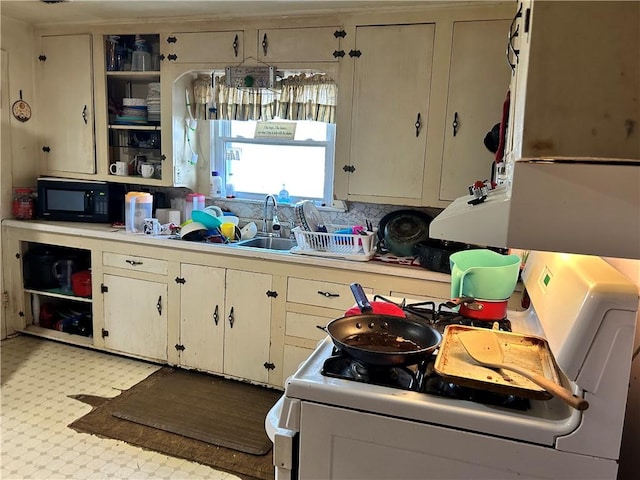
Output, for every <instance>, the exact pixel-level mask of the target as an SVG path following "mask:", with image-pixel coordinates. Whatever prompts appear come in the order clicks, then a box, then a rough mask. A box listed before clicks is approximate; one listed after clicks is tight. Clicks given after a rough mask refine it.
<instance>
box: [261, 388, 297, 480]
mask: <svg viewBox="0 0 640 480" xmlns="http://www.w3.org/2000/svg"><path fill="white" fill-rule="evenodd" d="M284 402H285V397H284V396H282V397H280V399H279V400H278V401H277V402H276V404H275V405H274V406H273V407H272V408H271V410H269V413H267V416H266V418H265V420H264V428H265V430H266V431H267V435H268V436H269V439H270V440H271V443H273V466H274V467H275V474H276V480H292V479H295V478H298V438H299V437H298V432H295V431H293V430H288V429H286V428H280V427H278V425H279V424H282V422H283V421H284V419H282V415H283V413H282V412H283V405H284Z"/></svg>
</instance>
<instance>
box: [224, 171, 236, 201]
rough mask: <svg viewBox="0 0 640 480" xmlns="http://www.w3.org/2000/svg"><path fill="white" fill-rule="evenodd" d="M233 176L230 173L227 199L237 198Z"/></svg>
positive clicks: (226, 188)
mask: <svg viewBox="0 0 640 480" xmlns="http://www.w3.org/2000/svg"><path fill="white" fill-rule="evenodd" d="M231 175H233V174H232V173H231V172H229V180H228V181H227V185H226V187H225V190H226V194H227V198H236V189H235V187H234V186H233V179H232V178H231Z"/></svg>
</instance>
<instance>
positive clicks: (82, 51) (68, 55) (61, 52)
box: [37, 35, 96, 174]
mask: <svg viewBox="0 0 640 480" xmlns="http://www.w3.org/2000/svg"><path fill="white" fill-rule="evenodd" d="M41 44H42V50H41V51H42V54H41V56H40V59H41V60H40V61H39V62H38V63H39V70H40V71H39V77H38V79H37V92H38V95H37V98H38V111H39V113H40V118H41V121H40V122H39V126H40V131H41V137H40V140H39V142H38V151H39V152H40V154H41V160H42V166H43V169H44V170H45V171H46V172H48V173H51V174H55V173H61V174H65V173H85V174H95V173H96V162H95V150H94V140H95V139H94V126H93V116H94V112H93V68H92V58H91V36H90V35H65V36H45V37H42V39H41ZM43 149H44V150H43Z"/></svg>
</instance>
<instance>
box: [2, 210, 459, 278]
mask: <svg viewBox="0 0 640 480" xmlns="http://www.w3.org/2000/svg"><path fill="white" fill-rule="evenodd" d="M2 225H3V226H7V227H13V228H23V229H27V230H33V231H41V232H49V233H60V234H65V235H74V236H77V237H84V238H93V239H99V240H107V241H118V242H126V243H134V244H145V245H150V246H151V245H152V246H156V247H170V248H172V249H176V250H186V251H197V252H211V253H214V254H216V255H220V254H223V255H228V256H237V257H251V258H261V259H265V260H277V261H282V262H287V263H293V264H303V265H314V266H325V267H329V268H342V269H347V270H358V271H361V272H368V273H377V274H380V275H392V276H398V277H407V278H415V279H420V280H432V281H436V282H446V283H449V281H450V275H447V274H444V273H439V272H432V271H430V270H427V269H425V268H421V267H416V266H409V265H395V264H389V263H385V262H380V261H376V260H371V261H368V262H359V261H350V260H340V259H334V258H327V257H321V256H317V257H316V256H309V255H296V254H292V253H290V252H289V251H276V250H266V249H258V248H248V247H238V246H231V245H224V244H215V243H200V242H188V241H182V240H175V239H171V238H170V237H168V236H151V235H144V234H136V233H127V232H125V231H124V230H123V229H119V228H114V227H112V226H111V225H109V224H105V223H76V222H54V221H46V220H13V219H5V220H3V221H2Z"/></svg>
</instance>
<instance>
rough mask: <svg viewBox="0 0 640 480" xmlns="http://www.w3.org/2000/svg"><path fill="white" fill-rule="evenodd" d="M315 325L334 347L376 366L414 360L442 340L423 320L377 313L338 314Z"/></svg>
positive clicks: (419, 358) (417, 359)
mask: <svg viewBox="0 0 640 480" xmlns="http://www.w3.org/2000/svg"><path fill="white" fill-rule="evenodd" d="M355 285H356V287H354V286H353V285H352V291H353V290H354V288H357V287H358V286H359V285H358V284H355ZM362 294H363V295H364V292H362ZM365 298H366V297H365ZM367 303H368V302H367ZM365 309H366V306H365ZM318 328H320V329H322V330H324V331H326V332H327V333H328V334H329V336H330V337H331V339H332V340H333V343H334V345H335V346H336V347H337V348H339V349H340V350H342V351H343V352H345V353H346V354H348V355H350V356H351V357H353V358H355V359H356V360H361V361H362V362H365V363H367V364H369V365H375V366H386V367H388V366H403V365H413V364H416V363H418V362H419V361H420V360H422V359H423V358H425V357H426V356H428V355H429V354H431V353H432V352H433V351H434V350H435V349H436V348H438V346H439V345H440V342H441V341H442V335H440V332H438V331H437V330H435V329H433V328H431V327H430V326H428V325H426V324H423V323H420V322H418V321H414V320H409V319H407V318H403V317H397V316H392V315H382V314H376V313H362V314H360V315H352V316H347V317H342V318H338V319H336V320H332V321H331V322H329V324H328V325H327V326H326V327H318Z"/></svg>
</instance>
